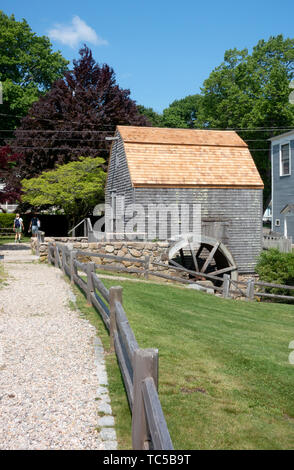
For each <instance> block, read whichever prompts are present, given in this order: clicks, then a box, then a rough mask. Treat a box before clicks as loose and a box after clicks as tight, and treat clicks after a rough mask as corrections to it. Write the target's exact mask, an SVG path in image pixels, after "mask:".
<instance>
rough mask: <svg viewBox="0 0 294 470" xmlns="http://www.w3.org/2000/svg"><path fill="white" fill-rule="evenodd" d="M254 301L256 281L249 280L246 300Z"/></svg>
mask: <svg viewBox="0 0 294 470" xmlns="http://www.w3.org/2000/svg"><path fill="white" fill-rule="evenodd" d="M253 299H254V279H248V281H247V288H246V300H253Z"/></svg>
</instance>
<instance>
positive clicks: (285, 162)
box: [280, 144, 291, 176]
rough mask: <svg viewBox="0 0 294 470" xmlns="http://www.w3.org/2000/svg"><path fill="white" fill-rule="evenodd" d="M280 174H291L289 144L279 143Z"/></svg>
mask: <svg viewBox="0 0 294 470" xmlns="http://www.w3.org/2000/svg"><path fill="white" fill-rule="evenodd" d="M280 158H281V160H280V176H286V175H290V174H291V162H290V144H284V145H281V157H280Z"/></svg>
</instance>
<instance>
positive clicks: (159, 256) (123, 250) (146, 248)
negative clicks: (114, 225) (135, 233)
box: [31, 237, 187, 278]
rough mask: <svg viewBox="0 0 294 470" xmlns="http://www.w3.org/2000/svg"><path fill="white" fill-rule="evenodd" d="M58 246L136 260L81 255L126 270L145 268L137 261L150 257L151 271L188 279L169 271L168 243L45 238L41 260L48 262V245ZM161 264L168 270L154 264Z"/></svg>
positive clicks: (33, 249)
mask: <svg viewBox="0 0 294 470" xmlns="http://www.w3.org/2000/svg"><path fill="white" fill-rule="evenodd" d="M50 242H51V243H53V245H55V244H56V242H59V243H65V244H66V245H68V246H69V247H70V248H71V249H73V250H83V251H90V252H92V253H101V254H108V255H115V256H120V257H128V258H130V257H131V258H135V259H134V260H131V261H118V260H115V259H108V258H98V257H96V256H94V257H91V256H82V255H79V259H80V260H81V261H85V262H86V261H94V262H95V263H96V264H100V265H106V264H107V265H108V264H110V265H111V264H116V265H120V266H124V267H126V268H139V269H140V268H141V269H142V268H143V269H144V264H142V263H140V262H136V261H135V260H136V259H138V260H145V257H146V256H148V257H149V261H150V263H149V269H150V270H151V271H161V272H164V274H168V275H170V276H176V277H183V278H186V277H187V275H186V274H185V273H177V272H175V270H172V269H169V267H168V256H167V250H168V247H169V243H168V242H135V241H114V242H109V241H103V242H93V243H89V242H88V241H87V239H86V238H82V237H79V238H70V237H63V238H47V237H46V238H45V239H44V242H43V243H40V245H39V258H40V261H41V262H44V261H47V260H48V243H50ZM31 249H32V251H33V252H34V253H37V240H36V238H32V239H31ZM153 262H159V263H163V264H166V266H167V267H166V268H165V267H163V266H155V265H153V264H152V263H153Z"/></svg>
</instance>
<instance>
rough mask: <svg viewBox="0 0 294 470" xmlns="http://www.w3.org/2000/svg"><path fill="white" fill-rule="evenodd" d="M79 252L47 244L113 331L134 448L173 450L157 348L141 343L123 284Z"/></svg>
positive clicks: (50, 256) (56, 262)
mask: <svg viewBox="0 0 294 470" xmlns="http://www.w3.org/2000/svg"><path fill="white" fill-rule="evenodd" d="M79 253H83V254H84V252H78V251H74V250H70V249H69V247H67V246H66V245H65V244H58V243H56V245H53V244H51V243H49V244H48V262H49V263H52V264H54V265H55V266H56V267H58V268H61V269H62V271H63V273H64V274H66V275H68V276H69V277H70V279H71V282H72V283H75V284H77V285H78V286H79V287H80V289H81V290H82V291H83V292H84V293H85V294H86V296H87V301H88V303H89V304H92V305H93V306H94V307H95V309H96V310H97V311H98V312H99V313H100V315H101V318H102V320H103V322H104V324H105V326H106V328H107V329H108V331H109V333H110V345H111V348H112V349H113V350H115V352H116V355H117V359H118V363H119V367H120V370H121V373H122V377H123V381H124V385H125V389H126V392H127V397H128V402H129V405H130V409H131V412H132V445H133V449H135V450H148V449H154V450H173V444H172V441H171V438H170V434H169V431H168V428H167V424H166V421H165V418H164V414H163V411H162V408H161V404H160V400H159V396H158V350H157V349H141V348H140V347H139V345H138V343H137V340H136V338H135V335H134V333H133V331H132V329H131V327H130V324H129V322H128V319H127V315H126V312H125V310H124V308H123V301H122V288H121V287H119V286H114V287H110V289H107V288H106V286H105V285H104V284H103V282H102V281H101V279H99V277H98V276H97V274H96V273H95V268H96V265H95V263H94V262H87V263H84V262H81V261H79V260H78V259H77V257H78V254H79ZM92 255H94V253H93V254H92ZM81 272H82V273H83V275H82V276H80V274H79V273H81ZM83 278H85V279H86V280H84V279H83Z"/></svg>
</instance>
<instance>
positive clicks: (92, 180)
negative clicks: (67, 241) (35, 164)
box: [22, 157, 106, 226]
mask: <svg viewBox="0 0 294 470" xmlns="http://www.w3.org/2000/svg"><path fill="white" fill-rule="evenodd" d="M103 163H104V160H103V159H102V158H99V157H97V158H91V157H80V158H79V160H78V161H75V162H69V163H67V164H65V165H57V167H56V169H54V170H50V171H44V172H43V173H42V174H41V175H39V176H37V177H35V178H30V179H24V180H22V189H23V196H22V201H23V202H24V203H29V204H30V205H31V206H33V207H35V208H38V209H40V208H48V207H51V206H54V207H55V208H57V209H60V210H62V211H64V213H65V215H66V216H67V217H68V219H69V222H70V224H71V226H73V225H74V224H75V222H76V221H77V220H78V219H79V218H84V217H86V216H87V215H88V214H89V212H92V210H93V208H94V206H95V205H96V204H98V203H99V202H101V201H102V200H103V196H104V184H105V180H106V175H105V172H104V171H103V169H102V164H103Z"/></svg>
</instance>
